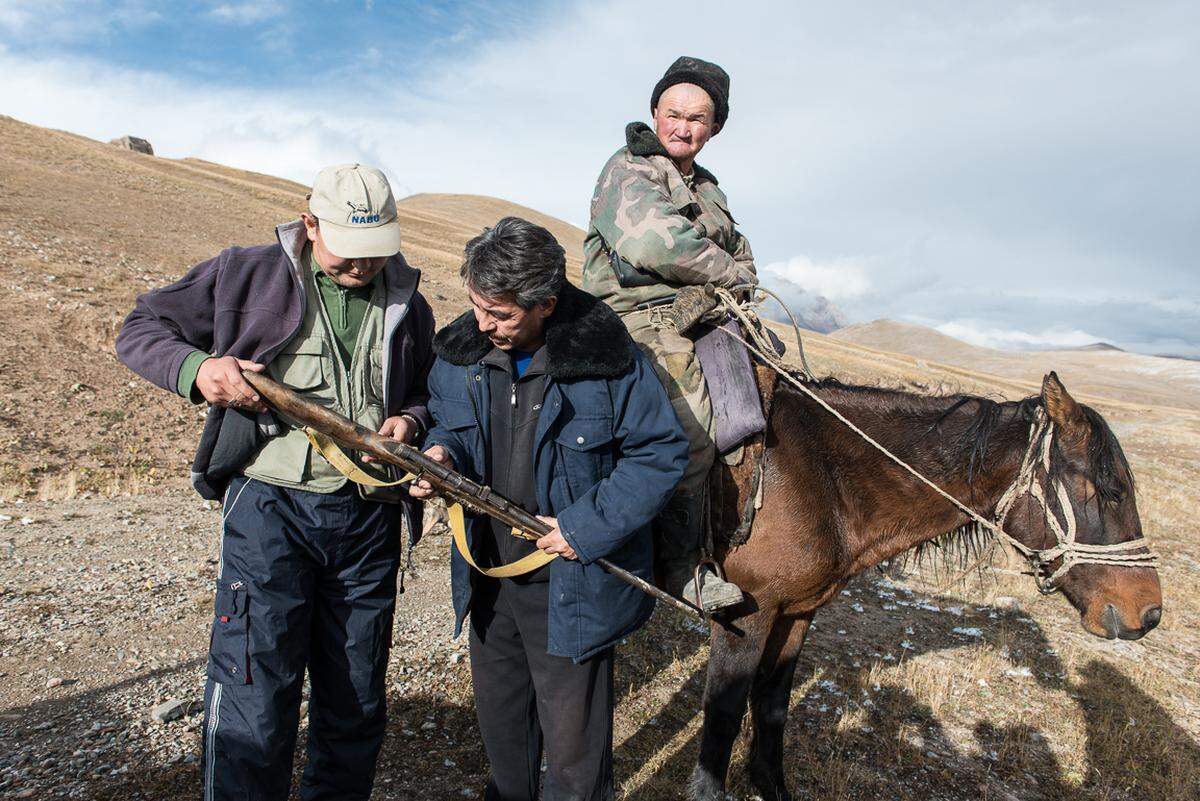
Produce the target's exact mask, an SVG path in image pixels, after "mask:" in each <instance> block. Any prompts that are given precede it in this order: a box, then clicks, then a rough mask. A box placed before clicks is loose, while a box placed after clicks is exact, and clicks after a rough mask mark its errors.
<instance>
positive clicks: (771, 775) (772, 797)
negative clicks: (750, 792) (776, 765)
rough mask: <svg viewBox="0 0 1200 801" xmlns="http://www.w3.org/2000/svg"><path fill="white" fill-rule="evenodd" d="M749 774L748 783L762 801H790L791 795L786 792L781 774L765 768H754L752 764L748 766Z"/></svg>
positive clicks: (785, 785)
mask: <svg viewBox="0 0 1200 801" xmlns="http://www.w3.org/2000/svg"><path fill="white" fill-rule="evenodd" d="M749 772H750V783H751V784H752V785H754V789H755V790H757V791H758V794H759V795H760V796H762V799H763V801H792V794H791V793H789V792H788V789H787V784H786V782H785V781H784V779H783V773H782V772H779V771H774V770H772V769H771V768H768V767H765V766H764V767H756V766H755V765H753V764H751V765H750V771H749Z"/></svg>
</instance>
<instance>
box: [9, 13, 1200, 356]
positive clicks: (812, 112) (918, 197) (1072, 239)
mask: <svg viewBox="0 0 1200 801" xmlns="http://www.w3.org/2000/svg"><path fill="white" fill-rule="evenodd" d="M37 5H40V6H42V7H43V8H47V7H48V8H51V9H53V10H54V11H53V13H49V14H47V15H45V16H40V17H37V18H36V19H34V22H30V19H31V14H32V13H33V12H32V11H31V9H35V4H33V3H30V2H15V3H14V2H8V3H3V2H2V0H0V30H2V29H4V26H5V25H7V26H8V29H9V30H11V28H12V26H13V25H23V26H25V29H27V30H28V29H31V26H32V27H39V26H44V25H47V24H49V22H52V21H53V18H54V17H68V18H69V17H72V16H75V17H80V18H82V17H83V16H84V15H82V14H81V13H77V12H78V11H79V9H81V8H83V7H84V6H83V5H81V4H80V3H79V2H75V1H74V0H46V3H45V4H37ZM134 5H136V4H134ZM143 5H144V4H143ZM218 8H220V9H225V10H223V11H221V12H220V14H219V15H218V16H219V17H220V18H222V19H224V20H226V21H227V22H228V24H232V23H234V22H236V21H245V22H246V24H249V23H250V22H253V21H256V20H257V21H261V20H263V19H266V18H267V16H269V15H276V16H278V15H279V9H281V8H282V6H281V5H280V4H279V3H276V2H271V1H270V0H265V2H263V3H256V4H247V3H240V2H229V3H224V4H223V5H221V6H219V7H218ZM213 13H216V11H215V10H214V12H213ZM678 13H679V12H678V10H677V9H676V8H674V7H670V6H658V5H654V4H644V3H637V2H634V1H633V0H616V1H615V2H607V3H605V2H596V3H580V4H576V5H574V6H570V7H560V8H555V9H554V10H553V13H547V14H537V15H535V14H530V15H529V16H528V17H526V16H519V17H518V18H517V19H515V21H514V22H513V24H511V25H507V26H504V27H503V28H502V32H501V34H500V35H494V36H492V38H490V39H485V40H484V41H482V43H479V44H470V42H478V37H476V36H472V37H469V39H468V40H467V41H464V42H459V43H456V42H455V41H454V35H453V34H454V30H455V29H447V31H446V32H445V33H446V35H445V36H444V37H443V39H442V40H439V42H438V48H437V52H438V53H441V54H442V55H441V56H440V57H439V58H438V59H436V60H424V61H419V62H410V61H403V59H404V54H403V53H396V52H395V50H394V49H393V48H392V42H391V41H390V40H389V38H388V31H386V30H384V29H382V28H381V29H380V30H378V31H374V30H373V31H370V32H368V33H366V34H364V36H363V41H362V42H361V45H362V47H361V48H360V50H363V51H365V50H366V49H367V48H368V47H371V46H375V47H377V48H378V49H379V51H380V52H381V53H382V54H383V58H384V59H385V60H386V59H388V58H394V59H396V58H398V59H400V60H401V61H402V62H403V65H402V68H400V67H398V75H400V77H399V78H398V79H397V80H394V81H393V80H388V81H383V82H376V83H374V84H372V85H370V86H369V87H364V86H359V85H357V84H351V83H348V82H346V81H337V80H333V79H332V78H331V76H329V75H320V74H314V75H310V76H307V77H308V79H309V80H306V82H305V83H304V84H303V85H300V84H298V83H291V82H289V81H288V80H286V77H288V76H283V78H284V79H281V80H264V81H263V84H262V88H250V87H243V88H229V87H228V86H220V85H216V84H209V83H203V82H199V81H197V80H195V79H194V77H191V76H188V75H185V74H183V73H180V74H179V75H177V76H167V75H161V74H154V73H148V72H144V71H131V70H125V69H121V68H118V67H115V66H113V65H111V64H107V63H101V62H97V61H89V60H85V59H82V58H78V57H75V56H72V55H71V54H70V53H69V52H62V51H60V52H59V55H58V56H57V57H55V56H54V55H53V54H47V53H37V54H33V55H25V54H23V53H22V52H19V51H18V50H17V49H14V48H10V49H9V50H8V51H5V50H4V49H3V46H2V45H0V70H2V71H3V74H4V75H5V80H4V81H3V82H2V83H0V110H3V112H4V113H6V114H10V115H12V116H15V117H17V118H19V119H23V120H27V121H29V122H33V123H35V124H39V125H49V126H53V127H58V128H64V129H67V130H71V131H76V132H79V133H83V134H85V135H88V136H94V137H96V138H99V139H108V138H111V137H113V136H117V135H120V134H125V133H130V134H134V135H141V136H145V137H147V138H148V139H150V140H151V142H152V143H153V144H154V147H155V150H156V151H157V152H159V153H162V154H164V155H168V156H198V157H201V158H208V159H212V160H215V161H222V162H225V163H229V164H232V165H234V166H238V167H243V168H247V169H253V170H258V171H262V172H268V173H273V174H277V175H284V176H287V177H290V178H293V179H295V180H298V181H302V182H307V181H309V180H311V177H312V175H313V173H314V172H315V170H316V169H317V168H318V167H319V166H321V165H323V164H328V163H334V162H340V161H347V160H359V161H364V162H370V163H376V164H378V165H379V166H381V167H383V168H384V169H385V170H386V171H387V172H388V174H389V177H391V178H392V180H393V182H394V183H395V184H396V186H397V190H398V191H404V189H406V188H407V189H411V191H431V192H438V191H444V192H476V193H483V194H490V195H496V196H499V197H504V198H508V199H511V200H515V201H517V202H520V203H523V204H525V205H528V206H532V207H534V208H537V209H539V210H542V211H545V212H547V213H550V214H554V215H556V216H558V217H560V218H563V219H570V220H583V219H586V216H587V207H588V201H589V199H590V196H591V192H592V187H593V185H594V182H595V179H596V175H597V173H598V172H599V169H600V167H601V165H602V164H603V162H604V160H605V159H606V158H607V157H608V156H609V155H610V154H611V153H612V152H613V151H614V150H615V149H616V148H617V147H618V146H619V145H620V144H621V143H622V129H623V126H624V124H625V123H626V122H628V121H629V120H631V119H637V118H643V119H644V118H645V117H646V116H647V112H648V109H647V105H648V99H649V93H650V89H651V87H652V86H653V84H654V81H655V80H656V79H657V77H658V76H659V75H660V74H661V72H662V70H663V69H664V68H665V67H666V66H667V65H668V64H669V63H670V62H671V61H672V60H673V59H674V58H675V57H676V56H677V55H679V54H680V53H679V51H678V49H677V48H678V47H679V45H677V44H672V42H673V41H674V40H672V39H670V37H664V32H668V31H672V30H677V29H678V27H679V20H678ZM689 13H692V14H693V15H694V16H695V18H696V19H697V20H701V21H705V24H697V25H694V26H692V28H691V29H690V31H689V37H688V43H687V48H686V50H687V52H688V53H691V54H695V55H701V56H705V57H708V58H711V59H713V60H715V61H717V62H719V63H721V64H723V65H724V66H725V67H726V68H727V69H728V70H729V72H730V74H731V76H732V93H731V108H732V115H731V118H730V122H729V124H728V126H727V128H726V130H724V131H722V133H721V134H720V136H718V137H717V138H715V139H714V140H713V141H712V143H711V144H710V145H709V146H708V147H707V148H706V150H705V151H704V153H703V154H702V156H701V159H700V161H701V163H703V164H704V165H705V166H706V167H708V168H709V169H711V170H712V171H713V172H715V173H716V174H717V175H718V176H719V177H720V179H721V186H722V188H723V189H725V191H726V192H727V194H728V196H729V199H730V204H731V208H732V210H733V212H734V214H735V215H736V217H737V219H738V220H739V223H740V225H741V227H742V230H743V231H744V232H745V233H747V235H748V236H749V237H750V239H751V241H752V243H753V245H754V250H755V252H756V254H757V255H758V257H759V259H760V265H765V266H763V267H762V268H761V269H762V272H763V273H764V274H768V273H770V274H774V275H777V276H779V278H780V279H781V280H786V281H790V282H791V283H792V284H794V285H797V286H799V287H802V288H804V289H807V290H809V291H810V292H814V293H817V294H820V295H823V296H826V297H829V298H831V299H832V300H834V301H835V302H837V303H838V305H839V306H841V307H842V308H844V309H845V310H846V311H847V313H848V314H849V315H850V316H851V317H852V318H856V319H872V318H874V317H880V316H892V317H897V318H903V317H905V316H906V315H907V316H911V315H913V314H920V315H923V316H925V317H928V318H931V319H932V320H934V321H935V322H938V323H943V324H945V323H948V322H954V323H957V324H960V325H966V323H964V322H963V321H971V325H973V326H974V327H975V328H976V329H978V330H979V331H982V332H983V333H979V334H978V336H979V337H983V338H987V337H991V339H992V340H994V341H1004V342H1008V341H1015V342H1018V343H1019V342H1020V341H1021V336H1022V335H1023V336H1025V337H1028V338H1032V339H1035V340H1037V339H1039V338H1040V339H1042V340H1047V339H1050V340H1053V339H1055V338H1059V339H1060V340H1061V337H1062V336H1065V335H1066V334H1064V333H1063V332H1068V333H1069V332H1073V331H1074V332H1086V333H1087V334H1088V335H1089V336H1090V335H1092V334H1093V333H1094V335H1095V336H1094V337H1092V338H1093V339H1107V340H1109V341H1114V342H1115V343H1116V344H1124V343H1125V342H1130V343H1133V342H1139V343H1155V342H1160V341H1162V340H1163V339H1164V337H1167V338H1169V337H1170V336H1178V337H1179V338H1180V339H1181V340H1182V341H1184V342H1197V343H1200V324H1198V323H1197V322H1196V320H1195V319H1194V318H1198V317H1200V315H1196V314H1194V313H1191V314H1190V315H1189V311H1188V310H1189V308H1190V309H1192V310H1193V312H1194V309H1195V308H1196V306H1195V299H1196V298H1197V297H1200V277H1198V274H1197V272H1196V271H1195V268H1194V265H1195V255H1194V254H1195V253H1196V252H1198V251H1200V240H1198V236H1200V229H1197V227H1196V226H1195V220H1196V219H1198V218H1200V195H1197V193H1195V191H1194V189H1193V188H1192V187H1191V186H1190V177H1191V176H1193V175H1194V174H1195V173H1196V171H1197V169H1200V163H1198V160H1200V151H1197V149H1196V148H1195V144H1194V143H1195V141H1196V139H1197V138H1198V137H1200V105H1198V104H1196V103H1194V102H1191V101H1190V100H1188V98H1191V97H1192V96H1193V95H1194V92H1193V91H1192V89H1191V85H1190V81H1191V76H1192V75H1195V74H1196V73H1197V72H1198V71H1200V49H1197V48H1196V47H1195V34H1194V31H1195V30H1196V27H1197V17H1200V6H1196V5H1195V4H1192V3H1188V2H1174V3H1170V2H1168V3H1162V4H1154V5H1153V7H1141V6H1130V5H1126V4H1109V5H1101V4H1095V5H1091V6H1088V7H1087V8H1086V9H1082V10H1081V9H1080V8H1074V7H1061V6H1051V5H1047V6H1040V7H1032V6H1028V5H1025V6H1012V5H1009V4H997V5H992V6H986V7H974V6H972V7H970V8H968V7H965V6H963V7H959V6H953V7H947V6H945V5H944V4H941V3H938V2H934V0H915V2H913V3H908V4H892V3H883V2H880V3H877V4H875V5H874V6H873V7H872V8H871V9H870V10H862V9H856V8H852V7H851V6H848V5H844V4H843V5H837V4H818V3H793V4H778V3H768V2H752V1H750V0H748V2H746V3H742V4H740V5H739V6H738V8H737V10H736V12H735V13H730V12H729V11H728V8H727V6H726V5H725V4H723V3H719V2H716V1H715V0H712V1H711V2H710V1H709V0H697V2H696V3H694V4H693V5H692V6H689ZM93 16H94V15H93ZM630 19H637V20H638V24H637V25H630V24H629V20H630ZM715 19H719V20H720V24H708V23H707V21H709V20H715ZM88 24H89V25H91V24H94V21H91V22H88ZM455 24H456V25H458V24H459V23H455ZM468 24H469V23H468ZM209 25H210V27H212V25H211V22H210V23H209ZM217 27H218V29H219V30H221V31H224V28H223V27H222V26H217ZM39 29H40V28H39ZM72 35H77V34H72ZM9 38H12V39H13V40H14V41H15V40H16V37H9ZM194 74H195V73H193V75H194ZM210 74H214V75H219V76H220V79H221V80H230V77H229V76H230V75H231V74H239V73H235V72H224V73H222V72H219V71H216V70H214V71H213V72H212V73H210ZM270 77H271V78H274V76H270ZM794 254H803V255H802V256H795V255H794ZM1017 290H1019V291H1021V292H1023V293H1025V294H1023V295H1020V296H1018V295H1017V294H1016V291H1017ZM1088 297H1092V298H1098V299H1099V300H1096V301H1095V302H1094V303H1091V305H1090V306H1089V304H1087V303H1083V302H1065V301H1064V302H1061V303H1060V302H1057V301H1055V302H1048V300H1047V299H1049V298H1075V299H1077V300H1080V301H1082V300H1083V299H1084V298H1088ZM1134 298H1137V300H1136V301H1133V300H1132V299H1134ZM1148 298H1149V299H1151V300H1147V299H1148ZM1154 298H1157V299H1158V300H1153V299H1154ZM1147 303H1157V304H1159V305H1157V306H1147V305H1146V304H1147ZM1189 303H1190V304H1191V306H1189V305H1188V304H1189ZM1122 304H1124V305H1122ZM1139 304H1140V305H1139ZM1118 318H1119V320H1118ZM1189 320H1190V322H1189ZM1114 321H1116V322H1114ZM1118 323H1119V324H1118ZM1005 332H1008V333H1007V334H1006V333H1005ZM1013 332H1016V333H1013ZM1046 332H1050V333H1049V334H1047V333H1046ZM1085 344H1086V343H1085Z"/></svg>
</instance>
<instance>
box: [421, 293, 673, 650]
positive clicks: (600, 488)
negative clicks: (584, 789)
mask: <svg viewBox="0 0 1200 801" xmlns="http://www.w3.org/2000/svg"><path fill="white" fill-rule="evenodd" d="M545 347H546V349H547V353H546V355H547V357H548V358H547V380H546V390H545V397H544V400H543V403H542V410H541V415H540V417H539V420H538V427H537V433H536V442H537V446H536V451H535V453H534V456H533V469H534V473H535V483H536V486H537V497H538V507H539V513H540V514H542V515H549V516H554V517H557V518H558V523H559V527H560V528H561V530H562V532H563V537H564V538H565V539H566V540H567V542H568V543H570V545H571V547H572V548H574V549H575V553H576V554H578V556H579V559H578V561H575V560H568V559H563V558H561V557H560V558H558V559H555V560H554V561H553V562H551V563H550V568H549V570H550V588H549V597H550V603H549V608H548V610H547V614H548V627H549V644H548V648H547V650H548V652H549V653H551V654H554V655H557V656H565V657H570V658H572V659H574V660H576V661H581V660H583V659H586V658H587V657H589V656H591V655H592V654H595V653H596V652H598V651H600V650H603V649H604V648H607V647H609V646H610V645H612V644H613V643H615V642H616V641H618V640H620V639H621V638H622V637H625V636H626V635H628V634H630V633H631V632H633V631H635V630H636V629H637V628H638V627H640V626H641V625H642V624H643V623H645V622H646V620H647V619H648V618H649V617H650V613H651V612H652V611H653V609H654V599H653V598H651V597H650V596H648V595H645V594H644V593H642V592H641V591H640V590H637V589H635V588H633V587H631V586H629V585H628V584H626V583H625V582H623V581H621V580H620V579H619V578H616V577H615V576H612V575H609V574H608V573H606V572H605V571H604V570H603V569H601V568H600V566H599V565H597V564H595V560H596V559H599V558H601V557H603V558H606V559H608V560H610V561H611V562H613V563H614V564H616V565H618V566H620V567H623V568H625V569H626V570H629V571H630V572H632V573H634V574H635V575H638V576H641V577H642V578H644V579H647V580H649V581H652V580H653V578H652V573H653V570H652V561H653V546H652V542H651V536H650V520H651V519H652V518H653V517H654V516H655V515H656V514H657V513H658V511H659V510H660V509H661V508H662V506H663V504H665V503H666V501H667V498H668V497H670V495H671V493H672V491H673V490H674V489H675V485H676V484H678V483H679V480H680V478H681V477H682V476H683V471H684V468H685V467H686V466H687V450H688V446H687V438H686V437H685V435H684V433H683V429H682V428H681V427H680V425H679V421H678V420H677V419H676V417H675V412H674V410H673V409H672V408H671V403H670V401H669V400H668V398H667V394H666V392H665V391H664V390H663V387H662V385H661V384H660V383H659V380H658V378H657V376H656V375H655V374H654V370H653V368H652V367H651V366H650V363H649V362H648V361H647V360H646V358H645V357H644V356H643V355H642V354H641V352H639V351H638V349H637V347H636V346H635V345H634V343H633V340H632V339H630V337H629V333H628V332H627V331H626V329H625V326H624V324H623V323H622V322H621V320H620V318H619V317H617V316H616V314H615V313H613V311H612V310H611V309H609V308H608V307H607V306H606V305H604V304H603V303H602V302H600V301H599V300H597V299H596V298H595V297H593V296H592V295H589V294H587V293H586V292H583V291H582V290H579V289H577V288H575V287H573V286H570V285H567V286H566V287H565V288H564V290H563V291H562V292H561V293H560V295H559V299H558V305H557V307H556V309H555V312H554V314H552V315H551V316H550V317H549V318H548V319H547V327H546V345H545ZM491 349H492V344H491V342H490V341H489V340H488V338H487V336H485V335H484V334H483V333H481V332H480V331H479V329H478V327H477V326H476V324H475V319H474V315H473V314H472V313H471V312H467V313H465V314H463V315H462V316H461V317H459V318H458V319H457V320H455V321H454V322H453V323H451V324H450V325H448V326H446V327H445V328H443V329H442V330H441V331H439V332H438V334H437V336H436V337H435V338H434V352H435V353H436V354H437V359H436V361H435V362H434V366H433V370H432V372H431V373H430V375H429V394H430V399H429V411H430V413H431V414H432V415H433V419H434V427H433V429H432V430H431V431H430V432H429V435H428V437H427V439H426V445H427V446H431V445H435V444H438V445H442V446H444V447H445V448H446V449H447V450H448V451H449V452H450V454H451V455H452V456H453V458H454V464H455V467H456V469H458V470H459V471H461V472H462V473H464V474H466V475H467V476H468V477H470V478H471V479H474V480H476V481H482V480H483V477H484V475H485V473H484V471H485V466H486V464H487V448H488V441H489V440H488V438H489V432H490V424H489V420H488V415H489V410H490V408H491V404H490V398H489V388H488V383H489V382H488V380H487V377H486V374H485V371H486V370H487V368H486V367H485V366H484V365H483V364H482V363H481V360H482V359H483V357H484V356H485V355H486V354H487V353H488V352H489V351H490V350H491ZM467 520H468V522H467V535H468V540H469V541H470V542H472V543H475V542H479V541H481V539H482V538H483V537H486V536H488V533H487V531H486V526H487V525H488V523H487V520H486V518H482V517H474V516H471V515H468V517H467ZM450 568H451V569H450V575H451V582H452V588H453V596H454V611H455V635H456V636H457V635H458V633H459V632H460V631H461V630H462V623H463V619H464V618H465V617H466V614H467V612H468V611H469V610H470V607H471V589H472V576H471V571H472V568H471V567H470V566H469V565H468V564H467V563H466V561H465V560H464V559H463V558H462V557H461V556H459V554H458V553H457V551H452V555H451V565H450Z"/></svg>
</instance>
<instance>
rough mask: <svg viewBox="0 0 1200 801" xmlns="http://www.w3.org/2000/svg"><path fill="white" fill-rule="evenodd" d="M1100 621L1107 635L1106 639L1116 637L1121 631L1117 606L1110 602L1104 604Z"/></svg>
mask: <svg viewBox="0 0 1200 801" xmlns="http://www.w3.org/2000/svg"><path fill="white" fill-rule="evenodd" d="M1100 622H1101V623H1103V624H1104V632H1105V634H1107V635H1108V639H1110V640H1112V639H1116V637H1117V635H1118V634H1120V633H1121V618H1120V617H1119V616H1118V615H1117V608H1116V607H1115V606H1113V605H1112V604H1105V605H1104V613H1103V614H1102V615H1100Z"/></svg>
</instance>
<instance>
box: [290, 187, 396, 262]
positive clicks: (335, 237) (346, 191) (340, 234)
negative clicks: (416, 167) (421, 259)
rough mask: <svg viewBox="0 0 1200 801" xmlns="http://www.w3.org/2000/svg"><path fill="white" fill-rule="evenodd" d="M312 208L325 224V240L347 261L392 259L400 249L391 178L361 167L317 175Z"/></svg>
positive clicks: (311, 195)
mask: <svg viewBox="0 0 1200 801" xmlns="http://www.w3.org/2000/svg"><path fill="white" fill-rule="evenodd" d="M308 210H309V211H310V212H312V214H313V216H315V217H316V218H317V219H318V220H320V221H321V238H322V239H324V240H325V246H326V247H328V248H329V250H330V252H331V253H333V255H335V256H337V257H338V258H342V259H370V258H376V257H378V256H392V255H395V254H396V253H398V252H399V251H400V223H399V222H397V220H396V199H395V198H394V197H392V187H391V186H390V185H389V184H388V180H387V176H385V175H384V174H383V172H382V171H381V170H377V169H375V168H374V167H366V166H364V165H362V164H339V165H338V166H336V167H326V168H325V169H323V170H321V171H320V172H319V173H317V177H316V180H314V181H313V188H312V194H310V195H309V196H308Z"/></svg>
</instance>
